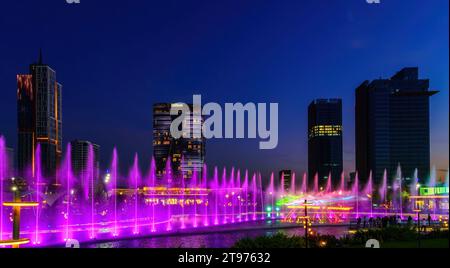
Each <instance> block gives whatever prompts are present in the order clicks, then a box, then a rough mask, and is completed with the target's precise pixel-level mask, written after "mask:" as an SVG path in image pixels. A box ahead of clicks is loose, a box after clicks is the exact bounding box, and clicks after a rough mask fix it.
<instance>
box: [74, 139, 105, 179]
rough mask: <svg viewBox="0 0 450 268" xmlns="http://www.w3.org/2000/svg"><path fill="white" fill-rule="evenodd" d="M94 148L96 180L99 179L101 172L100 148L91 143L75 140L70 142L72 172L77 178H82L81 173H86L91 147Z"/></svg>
mask: <svg viewBox="0 0 450 268" xmlns="http://www.w3.org/2000/svg"><path fill="white" fill-rule="evenodd" d="M90 146H92V153H93V155H92V156H93V161H94V165H93V168H94V178H96V179H98V178H99V172H100V158H99V151H100V146H99V145H97V144H94V143H92V142H90V141H83V140H74V141H71V142H70V147H71V158H72V171H73V174H74V175H75V176H78V177H79V176H80V175H81V172H83V171H86V169H87V167H88V159H89V147H90Z"/></svg>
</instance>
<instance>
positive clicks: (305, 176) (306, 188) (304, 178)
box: [302, 172, 308, 193]
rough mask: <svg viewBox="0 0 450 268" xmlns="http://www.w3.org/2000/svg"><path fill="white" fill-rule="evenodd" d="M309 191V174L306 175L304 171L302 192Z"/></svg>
mask: <svg viewBox="0 0 450 268" xmlns="http://www.w3.org/2000/svg"><path fill="white" fill-rule="evenodd" d="M307 191H308V176H307V175H306V172H305V173H303V179H302V193H306V192H307Z"/></svg>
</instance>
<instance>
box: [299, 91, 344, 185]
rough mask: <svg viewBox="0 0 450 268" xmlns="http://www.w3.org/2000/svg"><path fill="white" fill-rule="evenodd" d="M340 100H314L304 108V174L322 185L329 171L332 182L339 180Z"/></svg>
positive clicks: (340, 148)
mask: <svg viewBox="0 0 450 268" xmlns="http://www.w3.org/2000/svg"><path fill="white" fill-rule="evenodd" d="M342 162H343V161H342V100H341V99H318V100H314V101H313V102H311V104H310V105H309V107H308V177H309V182H310V184H309V185H312V184H313V181H314V176H315V175H316V174H318V177H319V186H322V187H323V186H325V185H326V181H327V179H328V176H329V175H330V174H331V178H332V183H333V184H334V185H336V184H337V182H338V181H339V180H340V177H341V173H342V169H343V163H342Z"/></svg>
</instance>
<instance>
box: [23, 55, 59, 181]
mask: <svg viewBox="0 0 450 268" xmlns="http://www.w3.org/2000/svg"><path fill="white" fill-rule="evenodd" d="M61 90H62V86H61V84H59V83H58V82H57V80H56V72H55V71H54V70H53V69H52V68H50V67H49V66H48V65H46V64H44V63H43V60H42V53H40V55H39V61H38V62H37V63H34V64H31V65H30V71H29V74H20V75H17V119H18V152H17V154H18V169H19V171H20V172H22V174H25V173H26V170H27V169H29V170H31V173H32V174H31V175H33V174H34V172H35V159H34V157H35V150H36V146H37V144H40V146H41V156H40V157H41V165H42V173H43V174H42V175H43V176H44V177H45V178H47V179H48V180H49V184H51V185H57V184H58V178H57V174H56V168H57V166H58V165H59V162H60V159H61V151H62V150H61V148H62V108H61Z"/></svg>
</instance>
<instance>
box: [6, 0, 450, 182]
mask: <svg viewBox="0 0 450 268" xmlns="http://www.w3.org/2000/svg"><path fill="white" fill-rule="evenodd" d="M448 4H449V2H448V0H429V1H424V0H403V1H401V0H381V4H378V5H375V4H372V5H369V4H367V3H366V1H365V0H302V1H299V0H297V1H266V0H258V1H244V0H227V1H224V0H222V1H218V0H205V1H201V0H196V1H181V0H178V1H172V0H164V1H162V0H161V1H149V0H133V1H125V0H122V1H106V0H104V1H100V0H81V3H80V4H78V5H75V4H72V5H69V4H66V2H65V0H52V1H49V0H47V1H45V0H41V1H36V0H14V1H2V3H1V4H0V41H1V42H0V59H1V64H0V91H1V95H0V133H2V134H3V135H5V136H6V138H7V141H8V145H9V146H11V147H16V74H19V73H27V72H28V65H29V64H30V63H32V62H34V61H36V60H37V57H38V52H39V49H40V48H42V49H43V53H44V61H45V63H47V64H49V65H50V66H51V67H52V68H53V69H55V70H56V72H57V79H58V81H59V82H60V83H62V84H63V140H64V143H65V144H66V143H67V142H69V141H70V140H73V139H86V140H90V141H93V142H95V143H98V144H99V145H100V146H101V158H102V166H103V167H106V166H107V165H108V164H109V162H110V159H111V153H112V149H113V146H114V145H116V146H117V147H118V150H119V155H120V161H121V164H122V167H128V166H129V165H131V161H132V156H133V154H134V152H137V153H138V154H139V156H140V157H141V161H143V162H145V163H142V168H146V166H148V164H147V163H148V162H149V161H150V157H151V154H152V151H151V150H152V149H151V143H152V105H153V103H155V102H177V101H183V102H191V100H192V95H193V94H202V95H203V101H204V102H210V101H212V102H218V103H221V104H223V103H225V102H242V103H246V102H265V103H270V102H278V103H279V106H280V107H279V109H280V112H279V120H280V126H279V137H280V138H279V145H278V147H277V149H275V150H269V151H261V150H259V148H258V140H214V141H213V140H209V141H208V142H207V158H206V160H207V163H208V164H209V165H219V166H223V165H226V166H229V167H231V166H235V167H238V168H249V169H251V170H254V169H258V170H261V171H262V172H264V173H265V174H267V172H269V171H270V170H275V171H276V170H279V169H282V168H289V169H294V170H296V171H298V172H303V171H304V170H306V168H307V106H308V104H309V103H310V102H311V101H312V100H313V99H315V98H334V97H339V98H342V99H343V114H344V166H345V167H344V169H345V170H346V171H347V172H348V171H352V170H353V169H354V89H355V88H356V87H357V86H358V85H359V84H361V83H362V82H363V81H364V80H372V79H376V78H380V77H383V78H387V77H390V76H392V75H394V73H395V72H397V71H399V70H400V69H401V68H403V67H407V66H418V67H419V68H420V76H421V78H429V79H430V85H431V89H432V90H440V91H441V92H440V93H439V94H438V95H436V96H433V97H432V98H431V152H432V164H434V165H436V166H437V168H438V169H447V168H448V153H449V151H448V149H449V143H448V141H449V140H448V137H449V132H448V130H449V128H448V122H449V118H448V115H449V106H448V103H449V102H448V100H449V95H448V88H449V79H448V73H449V61H448V59H449V54H448V47H449V39H448V30H449V29H448V28H449V27H448V20H449V17H448V8H449V7H448ZM124 172H125V170H124V171H123V173H124Z"/></svg>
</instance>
